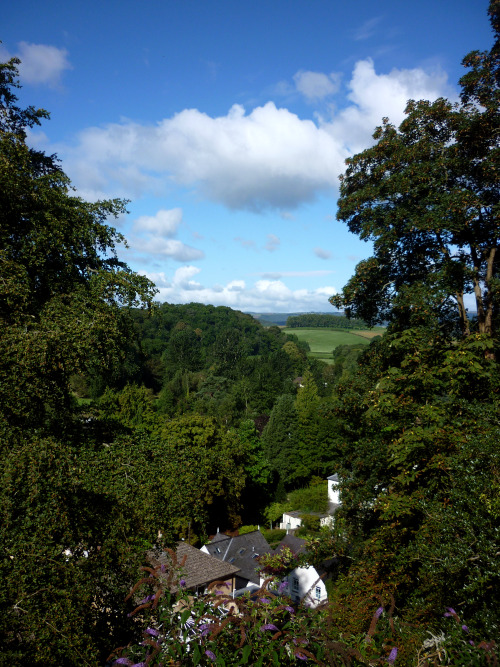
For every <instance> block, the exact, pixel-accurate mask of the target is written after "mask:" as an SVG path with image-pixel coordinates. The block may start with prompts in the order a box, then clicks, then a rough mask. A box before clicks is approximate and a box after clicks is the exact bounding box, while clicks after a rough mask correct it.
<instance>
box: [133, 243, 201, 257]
mask: <svg viewBox="0 0 500 667" xmlns="http://www.w3.org/2000/svg"><path fill="white" fill-rule="evenodd" d="M130 246H131V248H132V249H133V250H135V251H136V252H139V253H143V254H147V255H150V256H152V257H157V258H159V259H165V258H166V257H170V258H171V259H175V260H176V261H177V262H193V261H194V260H197V259H202V258H203V257H204V256H205V253H204V252H203V251H202V250H198V248H193V247H191V246H189V245H186V244H185V243H182V241H178V240H177V239H160V238H158V237H153V238H151V237H150V238H147V239H141V238H135V237H132V238H131V240H130Z"/></svg>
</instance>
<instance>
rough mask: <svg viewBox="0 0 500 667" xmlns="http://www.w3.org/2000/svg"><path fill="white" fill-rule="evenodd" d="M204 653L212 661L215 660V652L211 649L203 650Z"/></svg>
mask: <svg viewBox="0 0 500 667" xmlns="http://www.w3.org/2000/svg"><path fill="white" fill-rule="evenodd" d="M205 655H206V656H208V657H209V658H210V660H213V661H214V662H215V661H216V660H217V657H216V655H215V653H213V652H212V651H205Z"/></svg>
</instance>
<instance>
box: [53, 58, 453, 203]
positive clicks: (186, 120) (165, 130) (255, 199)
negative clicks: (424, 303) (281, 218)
mask: <svg viewBox="0 0 500 667" xmlns="http://www.w3.org/2000/svg"><path fill="white" fill-rule="evenodd" d="M324 76H325V77H326V76H327V75H324ZM327 78H328V77H327ZM304 80H305V79H304ZM332 85H333V84H332ZM348 88H349V94H348V103H347V106H346V107H344V108H343V109H340V110H338V111H332V112H331V115H330V116H329V117H328V118H326V119H324V118H323V119H321V118H318V119H317V121H316V122H314V121H312V120H305V119H301V118H299V117H298V116H297V115H296V114H293V113H291V112H290V111H288V110H287V109H285V108H277V107H276V106H275V104H274V103H273V102H268V103H267V104H265V105H264V106H261V107H257V108H255V109H253V110H252V111H251V112H250V113H246V112H245V110H244V108H243V107H242V106H241V105H238V104H236V105H234V106H233V107H231V109H230V110H229V112H228V113H227V115H225V116H220V117H216V118H212V117H210V116H208V115H207V114H205V113H202V112H200V111H198V110H197V109H185V110H184V111H181V112H180V113H178V114H176V115H174V116H173V117H172V118H165V119H163V120H161V121H160V122H159V123H158V124H156V125H140V124H138V123H134V122H132V121H128V120H124V121H122V122H121V123H114V124H109V125H106V126H104V127H90V128H88V129H86V130H84V131H83V132H82V133H81V134H80V136H79V143H78V145H77V146H75V147H74V148H73V149H71V150H70V149H68V148H66V149H65V147H57V148H56V150H57V152H58V153H59V154H60V155H61V156H62V157H63V158H64V164H65V168H66V170H67V171H68V173H69V175H70V176H71V177H72V179H73V181H74V182H75V185H76V186H77V187H78V188H79V190H80V192H82V191H83V192H84V193H91V194H93V195H95V194H99V196H103V195H106V194H107V195H108V196H110V195H112V196H117V195H121V196H125V197H127V196H128V197H132V198H137V197H138V196H139V195H140V194H142V193H144V192H146V191H152V190H154V191H155V193H157V194H158V193H161V192H162V191H163V192H164V191H165V190H166V189H167V188H169V187H170V185H169V181H170V184H171V183H172V182H173V183H174V184H176V185H181V186H185V187H189V188H194V189H196V190H197V192H198V194H199V195H201V196H204V197H206V198H208V199H211V200H213V201H216V202H219V203H221V204H223V205H225V206H226V207H228V208H230V209H247V210H253V211H261V210H264V209H278V210H281V211H282V212H286V214H287V215H289V211H290V210H293V209H294V208H296V207H297V206H299V205H301V204H302V203H304V202H308V201H313V200H314V199H315V198H316V197H317V196H318V195H319V194H320V193H324V192H332V193H333V192H334V190H335V189H336V187H337V185H338V181H337V177H338V174H340V173H341V172H343V171H344V161H345V158H346V157H347V156H348V155H350V154H352V153H354V152H358V151H360V150H363V149H364V148H366V147H367V146H368V145H370V144H371V143H372V138H371V135H372V133H373V130H374V128H375V127H376V126H377V125H379V124H380V122H381V119H382V117H383V116H389V118H390V119H391V121H392V122H394V123H396V124H399V123H400V122H401V120H402V119H403V117H404V113H403V111H404V108H405V106H406V102H407V100H408V99H410V98H414V99H421V98H425V99H431V100H433V99H436V98H437V97H438V96H441V95H448V96H449V93H450V90H449V89H448V85H447V80H446V75H445V74H444V73H443V72H439V71H437V72H425V71H424V70H422V69H413V70H396V69H395V70H392V71H391V72H389V73H388V74H378V73H377V72H376V71H375V68H374V65H373V62H372V61H371V60H369V59H368V60H362V61H359V62H358V63H357V64H356V66H355V68H354V71H353V74H352V78H351V81H350V83H349V86H348Z"/></svg>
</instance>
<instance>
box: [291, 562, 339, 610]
mask: <svg viewBox="0 0 500 667" xmlns="http://www.w3.org/2000/svg"><path fill="white" fill-rule="evenodd" d="M283 582H286V587H285V588H284V590H283V591H282V592H283V594H285V595H289V596H290V597H291V598H292V601H293V602H295V603H299V602H300V601H301V600H302V601H303V602H304V604H306V605H307V606H308V607H317V606H318V605H319V604H321V602H324V601H325V600H327V599H328V595H327V592H326V586H325V583H324V581H323V579H322V578H321V575H320V574H319V573H318V572H317V570H316V568H314V567H313V566H312V565H310V566H309V567H296V568H295V570H292V572H290V574H289V575H288V576H287V577H285V579H283Z"/></svg>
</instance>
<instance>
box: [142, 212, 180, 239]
mask: <svg viewBox="0 0 500 667" xmlns="http://www.w3.org/2000/svg"><path fill="white" fill-rule="evenodd" d="M181 222H182V209H180V208H172V209H170V210H168V211H166V210H165V209H161V210H160V211H158V213H157V214H156V215H154V216H149V215H142V216H140V217H139V218H137V220H136V221H135V222H134V229H135V230H136V231H148V232H152V233H153V234H154V235H155V236H159V237H165V238H169V237H171V236H175V234H176V233H177V229H178V228H179V225H180V224H181Z"/></svg>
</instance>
